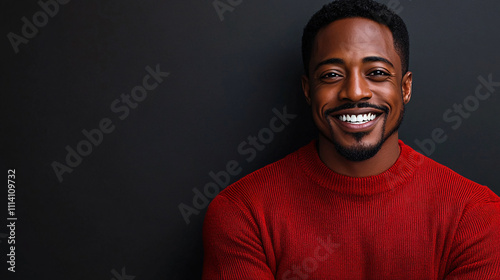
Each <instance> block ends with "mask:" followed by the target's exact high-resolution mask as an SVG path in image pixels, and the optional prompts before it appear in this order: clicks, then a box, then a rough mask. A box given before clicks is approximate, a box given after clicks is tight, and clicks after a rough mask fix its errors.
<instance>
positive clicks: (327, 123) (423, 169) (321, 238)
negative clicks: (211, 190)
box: [203, 0, 500, 280]
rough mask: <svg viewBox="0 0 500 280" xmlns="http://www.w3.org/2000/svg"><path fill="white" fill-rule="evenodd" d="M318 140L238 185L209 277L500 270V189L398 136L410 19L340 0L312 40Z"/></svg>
mask: <svg viewBox="0 0 500 280" xmlns="http://www.w3.org/2000/svg"><path fill="white" fill-rule="evenodd" d="M302 51H303V53H302V54H303V61H304V68H305V74H304V76H303V78H302V87H303V91H304V95H305V97H306V100H307V102H308V103H309V104H310V106H311V108H312V114H313V119H314V122H315V124H316V126H317V127H318V129H319V137H318V139H317V140H315V141H313V142H311V143H310V144H308V145H307V146H305V147H302V148H301V149H299V150H298V151H296V152H294V153H292V154H290V155H288V156H287V157H285V158H283V159H282V160H280V161H277V162H275V163H273V164H271V165H268V166H266V167H264V168H262V169H260V170H258V171H256V172H253V173H252V174H250V175H248V176H246V177H244V178H243V179H241V180H240V181H238V182H236V183H234V184H233V185H231V186H229V187H227V188H226V189H225V190H224V191H222V192H221V193H220V194H219V195H218V196H217V197H216V198H215V199H214V200H213V201H212V203H211V204H210V206H209V209H208V212H207V214H206V217H205V224H204V233H203V238H204V246H205V258H204V271H203V278H204V279H259V280H261V279H384V280H387V279H440V280H442V279H448V280H449V279H456V280H462V279H464V280H465V279H500V198H499V197H498V196H497V195H495V194H494V193H493V192H492V191H491V190H490V189H488V188H487V187H485V186H481V185H479V184H477V183H474V182H472V181H470V180H468V179H466V178H464V177H462V176H460V175H458V174H456V173H454V172H453V171H451V170H450V169H448V168H446V167H445V166H442V165H440V164H438V163H436V162H434V161H432V160H431V159H429V158H427V157H425V156H423V155H421V154H419V153H417V152H415V151H414V150H413V149H411V148H410V147H409V146H407V145H405V144H404V143H403V142H402V141H400V140H399V137H398V128H399V126H400V124H401V122H402V120H403V115H404V111H405V104H407V103H408V102H409V101H410V98H411V87H412V73H411V72H409V71H408V67H409V59H408V57H409V39H408V33H407V31H406V27H405V24H404V22H403V21H402V20H401V18H400V17H399V16H397V15H396V14H394V13H392V12H391V11H390V10H388V9H387V7H386V6H384V5H381V4H378V3H376V2H373V1H369V0H354V1H353V0H339V1H334V2H332V3H331V4H328V5H325V6H324V7H323V8H322V9H321V10H320V11H318V12H317V13H316V14H315V15H314V16H313V17H312V18H311V20H310V21H309V23H308V24H307V26H306V27H305V29H304V34H303V37H302Z"/></svg>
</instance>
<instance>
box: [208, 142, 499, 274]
mask: <svg viewBox="0 0 500 280" xmlns="http://www.w3.org/2000/svg"><path fill="white" fill-rule="evenodd" d="M399 146H400V149H401V154H400V156H399V158H398V160H397V161H396V163H395V164H394V165H393V166H392V167H391V168H389V169H388V170H386V171H385V172H383V173H381V174H379V175H375V176H369V177H361V178H355V177H348V176H344V175H340V174H338V173H335V172H334V171H332V170H330V169H329V168H328V167H327V166H326V165H324V163H323V162H322V161H321V159H320V158H319V156H318V154H317V151H316V142H315V141H313V142H311V143H310V144H308V145H306V146H304V147H302V148H301V149H299V150H298V151H296V152H294V153H292V154H290V155H288V156H287V157H285V158H283V159H281V160H279V161H277V162H275V163H273V164H270V165H268V166H266V167H264V168H262V169H260V170H257V171H255V172H253V173H251V174H249V175H247V176H245V177H244V178H242V179H241V180H239V181H238V182H236V183H234V184H232V185H231V186H229V187H227V188H226V189H225V190H223V191H222V192H221V193H220V194H219V195H218V196H217V197H216V198H215V199H214V200H213V201H212V202H211V204H210V206H209V208H208V211H207V214H206V216H205V221H204V227H203V242H204V250H205V256H204V267H203V279H256V280H267V279H280V280H281V279H297V280H300V279H381V280H389V279H398V280H401V279H405V280H409V279H425V280H428V279H440V280H443V279H446V280H462V279H463V280H465V279H467V280H469V279H481V280H483V279H485V280H486V279H499V280H500V198H499V197H498V196H497V195H496V194H495V193H493V192H492V191H491V190H490V189H488V188H487V187H485V186H482V185H479V184H477V183H474V182H472V181H470V180H468V179H466V178H464V177H462V176H460V175H458V174H457V173H455V172H453V171H452V170H450V169H448V168H447V167H445V166H443V165H440V164H438V163H436V162H434V161H433V160H431V159H429V158H427V157H425V156H423V155H421V154H419V153H417V152H415V151H414V150H413V149H412V148H410V147H409V146H407V145H405V144H404V143H403V142H402V141H399Z"/></svg>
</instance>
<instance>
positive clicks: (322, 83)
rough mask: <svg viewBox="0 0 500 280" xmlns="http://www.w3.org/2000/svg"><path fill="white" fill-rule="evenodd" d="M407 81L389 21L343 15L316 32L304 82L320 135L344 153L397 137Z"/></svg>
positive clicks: (363, 151) (359, 152)
mask: <svg viewBox="0 0 500 280" xmlns="http://www.w3.org/2000/svg"><path fill="white" fill-rule="evenodd" d="M411 81H412V76H411V73H410V72H408V73H406V74H405V75H404V77H403V75H402V69H401V59H400V57H399V55H398V54H397V53H396V50H395V49H394V43H393V38H392V33H391V31H390V30H389V28H388V27H386V26H384V25H381V24H379V23H377V22H375V21H372V20H368V19H364V18H347V19H341V20H337V21H335V22H333V23H331V24H330V25H328V26H326V27H325V28H323V29H321V30H320V31H319V32H318V34H317V36H316V39H315V43H314V46H313V51H312V54H311V61H310V64H309V73H308V76H304V77H303V79H302V86H303V89H304V94H305V96H306V99H307V101H308V102H309V104H310V105H311V107H312V112H313V118H314V122H315V123H316V125H317V126H318V129H319V131H320V137H323V138H325V139H326V140H328V141H330V142H331V143H333V144H334V146H335V148H336V150H337V152H338V153H339V154H340V155H342V156H344V157H345V158H346V159H348V160H351V161H361V160H366V159H368V158H371V157H372V156H374V155H375V154H376V153H377V152H378V151H379V150H380V148H381V147H382V145H383V144H384V143H385V141H386V140H387V139H388V138H389V137H396V138H397V137H398V136H397V129H398V127H399V125H400V123H401V121H402V118H403V113H404V104H406V103H408V101H409V100H410V96H411Z"/></svg>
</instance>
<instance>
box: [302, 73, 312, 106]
mask: <svg viewBox="0 0 500 280" xmlns="http://www.w3.org/2000/svg"><path fill="white" fill-rule="evenodd" d="M302 91H303V92H304V96H305V97H306V101H307V104H309V105H311V96H310V92H309V78H308V77H307V76H306V75H302Z"/></svg>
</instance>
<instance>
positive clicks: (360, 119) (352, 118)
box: [336, 113, 377, 124]
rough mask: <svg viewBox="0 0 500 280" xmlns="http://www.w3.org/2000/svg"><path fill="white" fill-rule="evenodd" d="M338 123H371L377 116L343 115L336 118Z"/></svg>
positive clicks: (369, 114)
mask: <svg viewBox="0 0 500 280" xmlns="http://www.w3.org/2000/svg"><path fill="white" fill-rule="evenodd" d="M336 117H337V118H338V119H339V120H340V121H343V122H347V123H352V124H364V123H367V122H370V121H373V120H374V119H375V118H376V117H377V115H376V114H373V113H368V114H357V115H354V114H352V115H351V114H343V115H338V116H336Z"/></svg>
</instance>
